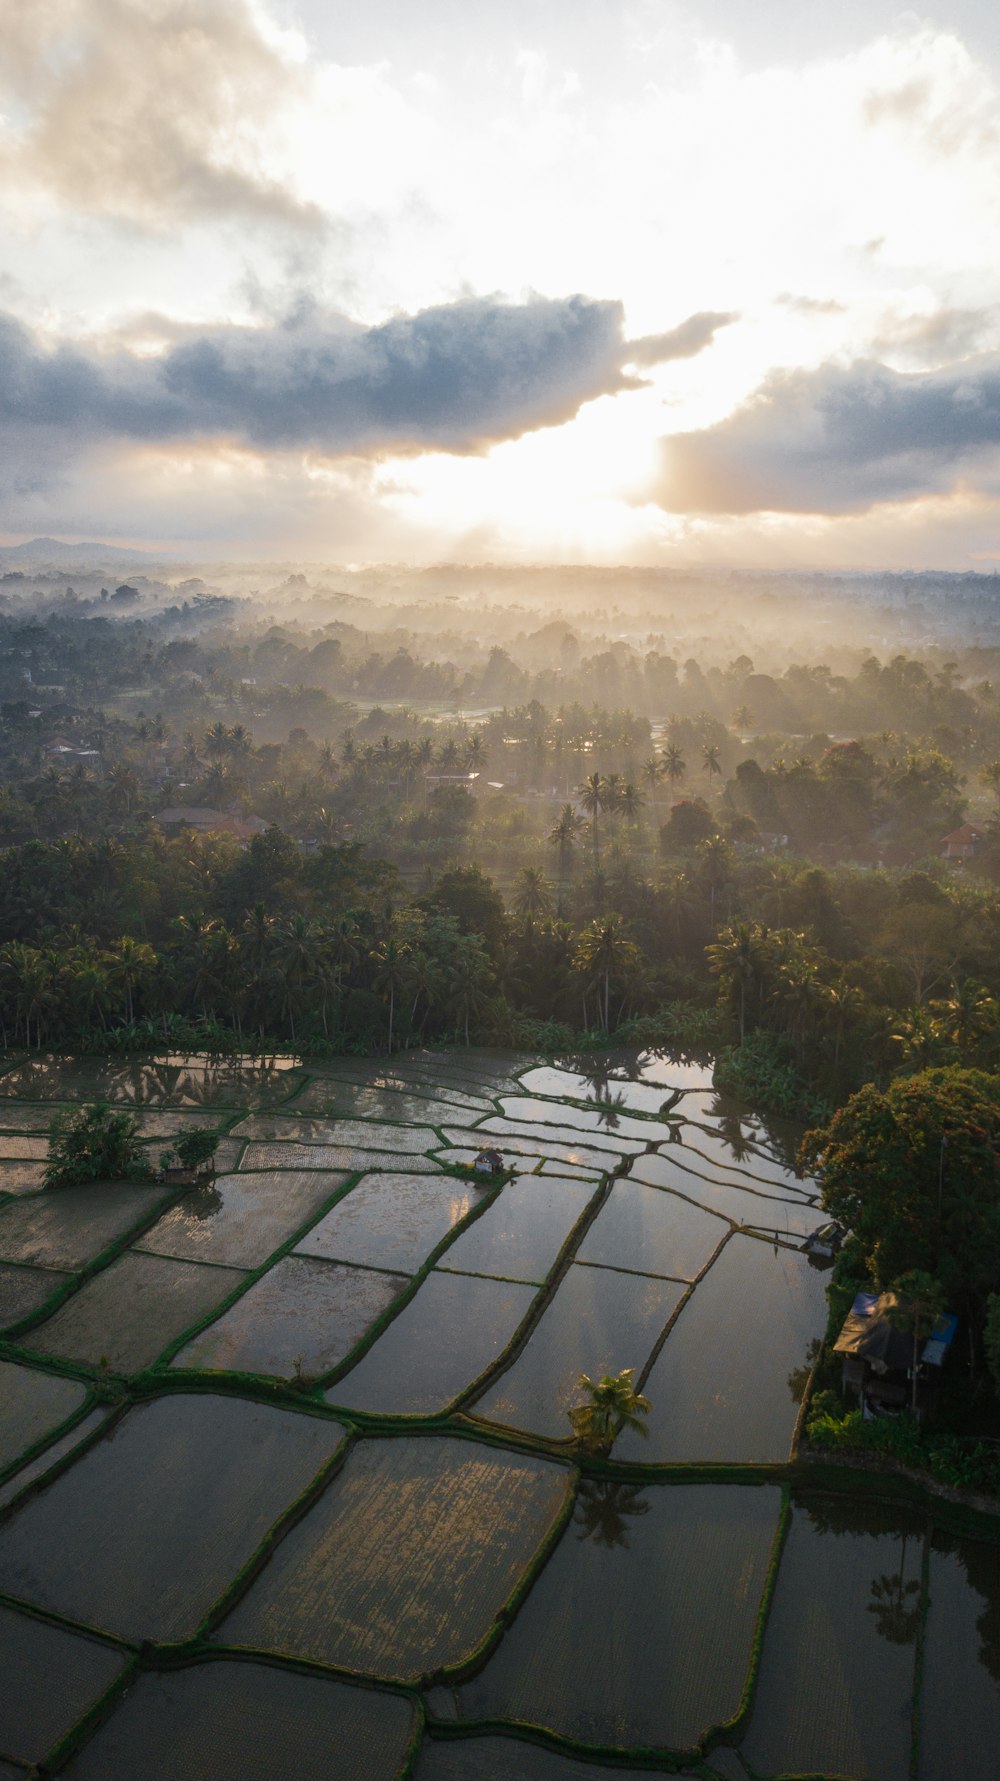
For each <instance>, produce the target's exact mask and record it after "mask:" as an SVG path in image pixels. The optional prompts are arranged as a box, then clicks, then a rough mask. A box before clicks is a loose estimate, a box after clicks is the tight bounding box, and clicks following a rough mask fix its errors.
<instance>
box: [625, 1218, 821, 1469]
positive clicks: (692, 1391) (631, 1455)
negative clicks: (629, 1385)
mask: <svg viewBox="0 0 1000 1781" xmlns="http://www.w3.org/2000/svg"><path fill="white" fill-rule="evenodd" d="M653 1191H655V1190H653ZM825 1280H826V1276H825V1275H823V1274H821V1273H819V1272H818V1271H817V1269H815V1268H814V1267H812V1266H811V1264H810V1262H809V1261H808V1259H807V1257H805V1256H804V1255H800V1254H799V1253H798V1252H797V1251H795V1250H791V1249H785V1248H783V1247H780V1246H777V1245H772V1244H770V1243H766V1242H763V1241H762V1240H761V1239H760V1238H757V1237H744V1236H734V1237H731V1238H730V1240H729V1242H728V1243H727V1244H726V1246H725V1248H724V1249H723V1250H722V1253H721V1254H720V1256H719V1257H718V1259H717V1261H715V1262H714V1263H713V1265H712V1267H711V1268H710V1269H709V1271H708V1273H707V1274H706V1275H705V1277H704V1279H703V1280H701V1281H700V1283H699V1284H698V1285H697V1286H696V1287H695V1289H694V1291H693V1292H692V1294H691V1296H690V1298H689V1299H688V1300H687V1301H686V1303H685V1304H684V1307H683V1309H682V1310H681V1312H680V1315H679V1317H678V1318H677V1321H676V1323H675V1324H674V1325H673V1327H672V1329H671V1331H670V1334H669V1335H668V1337H667V1339H666V1341H665V1343H664V1344H663V1347H662V1349H661V1350H660V1353H659V1355H658V1357H657V1359H656V1361H655V1363H654V1365H653V1368H652V1371H651V1373H650V1375H649V1378H648V1380H647V1381H646V1387H645V1390H646V1395H647V1397H648V1398H649V1400H650V1402H651V1404H652V1406H653V1408H652V1411H651V1413H650V1415H649V1416H648V1417H647V1418H646V1419H645V1421H646V1425H647V1428H648V1436H647V1438H646V1439H645V1440H642V1439H640V1437H639V1436H638V1435H635V1434H633V1433H631V1432H630V1431H628V1430H626V1432H625V1433H624V1434H623V1435H622V1436H621V1437H620V1438H619V1441H618V1443H617V1446H616V1453H617V1457H618V1458H619V1459H623V1460H644V1461H650V1462H654V1461H658V1462H662V1461H678V1460H731V1461H733V1462H734V1463H735V1462H738V1461H740V1460H782V1459H785V1458H787V1456H788V1450H789V1446H790V1444H791V1439H792V1433H793V1431H794V1428H795V1421H796V1417H797V1416H798V1409H799V1403H800V1402H801V1399H802V1394H803V1390H804V1388H805V1382H806V1379H807V1377H808V1373H809V1367H810V1364H811V1362H812V1359H813V1358H814V1355H815V1352H816V1345H817V1343H818V1340H819V1338H820V1337H821V1336H822V1334H823V1331H824V1328H825V1326H826V1298H825V1294H824V1285H825Z"/></svg>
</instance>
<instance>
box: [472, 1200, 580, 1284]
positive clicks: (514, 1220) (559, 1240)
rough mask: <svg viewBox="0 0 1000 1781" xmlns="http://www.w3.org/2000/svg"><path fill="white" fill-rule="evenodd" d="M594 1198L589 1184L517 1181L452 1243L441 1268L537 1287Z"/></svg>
mask: <svg viewBox="0 0 1000 1781" xmlns="http://www.w3.org/2000/svg"><path fill="white" fill-rule="evenodd" d="M594 1192H595V1189H594V1185H593V1184H587V1183H584V1182H580V1181H571V1180H565V1179H561V1178H559V1177H557V1176H548V1177H545V1176H541V1175H521V1176H517V1177H515V1179H514V1180H513V1181H511V1182H509V1183H508V1184H507V1186H506V1187H504V1188H502V1189H501V1191H500V1193H499V1195H498V1196H497V1198H496V1199H495V1200H494V1202H493V1204H492V1206H490V1207H489V1209H488V1210H487V1211H486V1212H484V1213H483V1215H482V1217H481V1218H478V1219H477V1220H476V1222H475V1224H474V1225H472V1226H471V1227H470V1229H469V1230H467V1231H464V1232H463V1233H462V1235H461V1236H460V1237H458V1238H457V1239H456V1240H455V1242H454V1243H453V1244H452V1245H451V1247H450V1248H449V1249H448V1250H447V1252H446V1254H445V1255H444V1256H442V1258H441V1261H440V1263H439V1266H441V1267H442V1268H452V1269H457V1270H458V1271H459V1272H464V1273H466V1274H492V1275H495V1276H496V1277H497V1278H498V1279H501V1280H527V1281H536V1282H539V1283H540V1282H542V1281H543V1280H544V1279H545V1278H546V1276H547V1274H548V1272H549V1270H550V1268H551V1267H552V1266H553V1264H554V1263H555V1260H556V1257H557V1256H558V1254H559V1251H560V1250H561V1248H562V1246H563V1244H564V1243H565V1242H566V1239H567V1237H568V1236H569V1234H570V1232H571V1230H572V1229H573V1226H574V1225H575V1224H576V1222H577V1220H578V1219H579V1218H581V1217H582V1215H583V1213H584V1212H585V1211H586V1209H587V1207H588V1206H589V1205H590V1203H591V1201H592V1200H593V1198H594Z"/></svg>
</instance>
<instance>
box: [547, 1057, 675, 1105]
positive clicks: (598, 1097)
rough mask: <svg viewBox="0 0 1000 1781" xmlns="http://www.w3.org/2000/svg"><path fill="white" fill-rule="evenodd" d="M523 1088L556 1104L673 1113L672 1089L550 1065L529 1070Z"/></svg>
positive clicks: (596, 1072) (601, 1073)
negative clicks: (668, 1111)
mask: <svg viewBox="0 0 1000 1781" xmlns="http://www.w3.org/2000/svg"><path fill="white" fill-rule="evenodd" d="M520 1086H521V1088H522V1089H523V1090H524V1092H525V1093H526V1094H529V1095H546V1096H549V1097H551V1098H552V1099H554V1100H557V1101H590V1102H591V1103H592V1104H594V1105H595V1106H597V1107H610V1108H612V1109H623V1110H624V1111H626V1112H629V1113H649V1114H652V1115H653V1116H654V1118H655V1116H656V1115H657V1114H662V1113H663V1112H664V1110H665V1109H670V1110H671V1111H672V1104H673V1100H674V1092H673V1091H672V1090H670V1089H667V1088H662V1087H660V1088H657V1087H656V1086H655V1085H654V1084H649V1085H647V1084H646V1083H644V1082H628V1081H625V1082H623V1081H621V1080H620V1079H619V1078H616V1077H614V1076H610V1075H605V1074H604V1073H603V1072H598V1071H595V1073H594V1074H593V1075H592V1076H587V1075H584V1073H583V1072H582V1071H580V1070H556V1069H553V1068H552V1067H551V1065H548V1064H545V1065H542V1066H541V1067H540V1068H539V1069H537V1070H528V1071H527V1072H526V1073H525V1075H523V1076H522V1077H521V1083H520Z"/></svg>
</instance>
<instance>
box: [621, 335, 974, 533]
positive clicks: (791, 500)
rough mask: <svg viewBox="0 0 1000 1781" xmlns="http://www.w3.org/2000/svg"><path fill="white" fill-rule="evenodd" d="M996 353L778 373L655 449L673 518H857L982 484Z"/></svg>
mask: <svg viewBox="0 0 1000 1781" xmlns="http://www.w3.org/2000/svg"><path fill="white" fill-rule="evenodd" d="M998 450H1000V356H997V355H990V356H984V357H981V358H979V359H976V360H972V361H968V362H967V363H965V364H964V365H961V366H957V367H951V368H949V369H948V370H944V371H933V372H924V373H921V374H915V373H909V374H907V373H901V372H897V371H892V370H889V369H888V368H887V367H886V366H885V365H882V364H878V363H875V362H872V361H860V362H857V363H855V364H853V365H848V366H844V367H841V366H831V365H827V366H823V367H821V368H820V369H819V370H815V371H793V372H779V373H776V374H774V375H773V376H771V377H770V378H768V379H767V381H766V382H765V383H764V385H763V386H762V388H761V389H760V390H759V391H758V393H757V394H756V395H755V396H754V397H753V398H752V399H751V400H750V401H749V402H748V403H746V404H745V405H744V406H743V407H742V408H739V409H737V410H736V412H735V414H733V415H730V416H729V418H728V419H727V420H724V421H721V422H720V423H719V424H718V425H716V426H714V427H708V428H705V429H703V430H702V431H700V432H691V433H681V434H676V435H675V436H674V437H672V438H669V439H665V440H663V441H662V442H661V465H660V475H659V478H658V480H657V484H656V488H655V491H654V493H653V495H652V498H653V499H654V500H656V501H657V502H658V503H659V505H660V506H662V507H664V508H665V509H667V510H668V511H669V512H675V513H694V512H701V513H731V514H740V513H762V512H772V513H816V514H820V513H851V512H855V513H862V512H865V511H866V510H868V509H869V508H872V507H875V506H878V505H880V504H882V503H886V502H899V501H908V500H918V499H921V498H924V497H926V496H928V495H939V494H944V493H948V492H950V491H951V490H953V489H955V488H957V487H958V486H959V485H967V486H969V487H972V488H976V487H979V488H985V487H992V486H993V485H994V482H995V477H996V468H997V461H998Z"/></svg>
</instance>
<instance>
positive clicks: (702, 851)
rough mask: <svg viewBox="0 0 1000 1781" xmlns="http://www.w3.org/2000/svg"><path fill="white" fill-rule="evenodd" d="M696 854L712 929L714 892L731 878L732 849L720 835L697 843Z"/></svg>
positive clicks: (713, 923)
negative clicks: (698, 857) (706, 893)
mask: <svg viewBox="0 0 1000 1781" xmlns="http://www.w3.org/2000/svg"><path fill="white" fill-rule="evenodd" d="M697 852H698V854H699V856H700V876H701V879H702V882H703V883H704V884H705V885H706V886H707V887H708V908H709V921H710V923H711V925H712V927H713V928H714V927H715V897H716V892H717V891H720V890H721V889H722V886H723V885H724V884H726V883H727V882H728V880H729V879H730V878H731V877H732V870H733V853H732V848H731V847H730V845H729V843H728V841H724V840H723V838H722V836H721V835H710V836H709V837H708V839H707V840H706V841H699V843H698V847H697Z"/></svg>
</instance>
